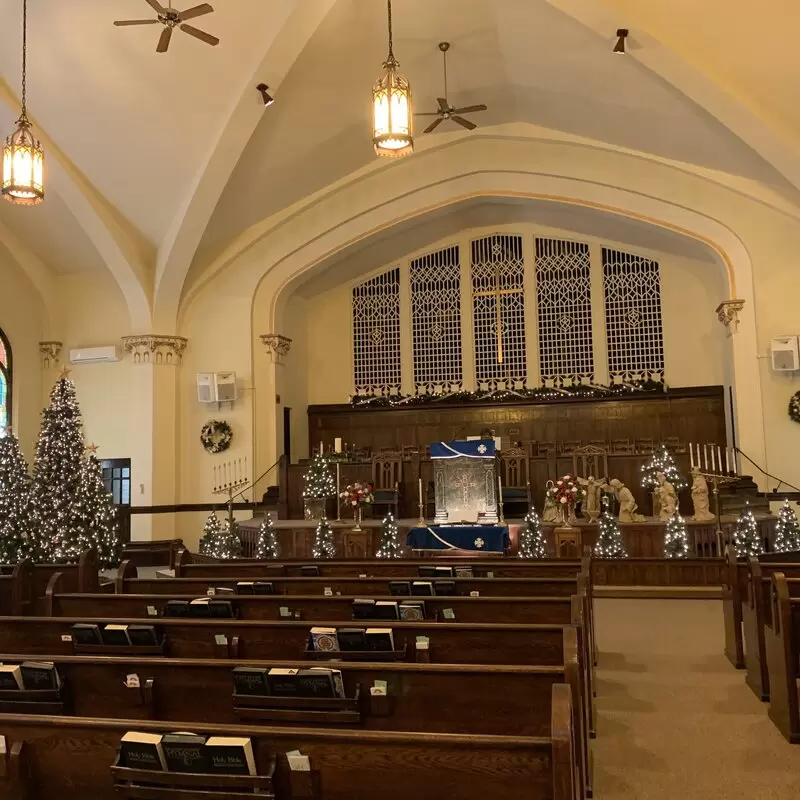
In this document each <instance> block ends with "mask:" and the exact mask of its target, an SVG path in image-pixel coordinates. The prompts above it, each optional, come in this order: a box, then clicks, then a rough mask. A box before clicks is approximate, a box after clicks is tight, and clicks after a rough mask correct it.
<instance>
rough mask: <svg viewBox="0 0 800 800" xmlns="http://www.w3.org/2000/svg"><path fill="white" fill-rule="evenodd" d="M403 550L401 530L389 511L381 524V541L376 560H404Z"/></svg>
mask: <svg viewBox="0 0 800 800" xmlns="http://www.w3.org/2000/svg"><path fill="white" fill-rule="evenodd" d="M401 548H402V545H401V544H400V530H399V529H398V527H397V522H396V521H395V518H394V514H392V512H391V511H389V512H388V513H387V514H386V516H385V517H384V518H383V522H382V523H381V540H380V543H379V546H378V549H377V551H376V553H375V558H402V553H401V552H400V551H401Z"/></svg>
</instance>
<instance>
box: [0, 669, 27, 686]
mask: <svg viewBox="0 0 800 800" xmlns="http://www.w3.org/2000/svg"><path fill="white" fill-rule="evenodd" d="M24 688H25V684H24V683H23V682H22V670H21V669H20V666H19V664H3V665H2V666H0V689H24Z"/></svg>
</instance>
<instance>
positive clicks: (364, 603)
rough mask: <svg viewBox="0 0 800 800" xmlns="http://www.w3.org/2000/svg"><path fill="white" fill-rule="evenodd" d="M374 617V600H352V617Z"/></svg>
mask: <svg viewBox="0 0 800 800" xmlns="http://www.w3.org/2000/svg"><path fill="white" fill-rule="evenodd" d="M374 617H375V601H374V600H370V599H367V598H364V599H359V598H356V599H355V600H353V619H373V618H374Z"/></svg>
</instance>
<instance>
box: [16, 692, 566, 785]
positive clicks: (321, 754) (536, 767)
mask: <svg viewBox="0 0 800 800" xmlns="http://www.w3.org/2000/svg"><path fill="white" fill-rule="evenodd" d="M570 704H571V701H570V691H569V687H568V686H566V685H565V684H558V685H555V686H553V689H552V703H551V705H552V716H551V722H550V731H549V734H548V735H547V736H542V737H511V736H508V737H507V736H496V737H495V736H472V735H459V734H420V733H410V734H409V733H403V734H400V733H385V732H375V731H341V730H330V729H325V728H318V729H301V728H268V727H260V726H259V727H247V726H219V725H203V726H202V732H203V733H206V734H211V735H227V736H250V737H252V738H253V743H254V750H255V755H256V762H257V764H258V765H259V768H260V771H261V773H262V774H263V773H264V772H266V769H265V767H264V765H267V764H269V762H270V760H271V758H272V757H273V756H276V768H275V775H274V783H275V796H277V797H281V798H299V797H301V796H305V797H308V798H313V800H374V798H375V797H376V796H377V795H380V796H381V798H382V800H408V798H409V797H415V798H418V800H441V798H442V797H453V798H458V799H459V800H485V798H487V797H502V798H504V800H576V798H578V797H580V796H581V793H580V783H579V778H578V776H577V771H576V767H575V765H576V763H577V761H576V759H575V737H574V734H573V729H572V724H571V718H572V711H571V706H570ZM196 728H197V726H196V725H192V724H191V723H188V722H186V723H169V724H166V723H164V722H142V721H137V720H128V719H125V720H107V719H75V718H72V717H51V718H46V719H43V718H41V717H35V716H25V715H8V714H2V715H0V735H3V736H6V737H7V740H8V741H7V747H6V750H7V755H6V757H5V761H6V763H5V764H3V765H2V766H3V767H4V769H3V770H2V777H0V800H11V798H14V800H39V798H51V797H52V798H56V797H57V798H59V800H86V798H87V797H91V798H92V800H112V798H114V799H115V800H116V799H117V798H134V797H139V798H143V797H150V798H159V799H162V798H163V799H164V800H166V798H177V797H178V794H177V793H176V792H175V790H174V788H173V791H172V792H169V791H165V790H164V789H158V788H155V789H153V790H144V792H146V793H131V791H130V790H125V789H115V787H114V781H113V779H112V775H111V769H110V767H111V765H112V764H113V763H114V761H115V759H116V750H117V747H118V745H119V740H120V738H121V736H122V735H123V734H124V733H125V732H126V731H128V730H141V731H157V732H168V731H172V730H176V729H180V730H187V729H190V730H191V729H196ZM291 750H300V751H301V752H302V753H303V754H304V755H308V756H309V758H310V761H311V769H312V776H313V777H314V781H313V784H312V785H313V786H314V790H313V791H312V792H310V793H309V792H307V788H308V787H302V788H301V787H300V786H299V783H298V782H299V780H300V779H301V778H302V777H303V776H302V775H300V774H297V773H294V774H290V770H289V769H288V764H287V761H286V757H285V755H284V754H285V753H286V752H289V751H291ZM119 775H120V773H117V777H119ZM145 777H150V778H153V777H156V776H151V775H146V776H145ZM140 779H141V776H140ZM163 779H166V780H169V779H170V776H169V775H168V774H167V775H162V780H163ZM304 790H306V791H304ZM140 792H141V790H140ZM185 796H188V795H185ZM198 796H199V795H198ZM203 796H204V797H207V798H208V800H222V798H229V797H230V796H231V795H230V793H226V792H225V791H224V790H222V789H220V790H219V791H217V792H213V793H211V792H209V793H208V794H207V795H203Z"/></svg>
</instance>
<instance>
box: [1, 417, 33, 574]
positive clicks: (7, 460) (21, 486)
mask: <svg viewBox="0 0 800 800" xmlns="http://www.w3.org/2000/svg"><path fill="white" fill-rule="evenodd" d="M30 493H31V479H30V476H29V475H28V465H27V464H26V463H25V458H24V456H23V455H22V451H21V450H20V449H19V442H18V441H17V437H16V436H15V435H14V434H13V433H12V432H11V430H7V431H6V432H5V436H2V437H0V564H17V563H18V562H20V561H22V560H23V559H24V558H25V557H26V556H27V554H28V533H29V531H30V510H31V506H30Z"/></svg>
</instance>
